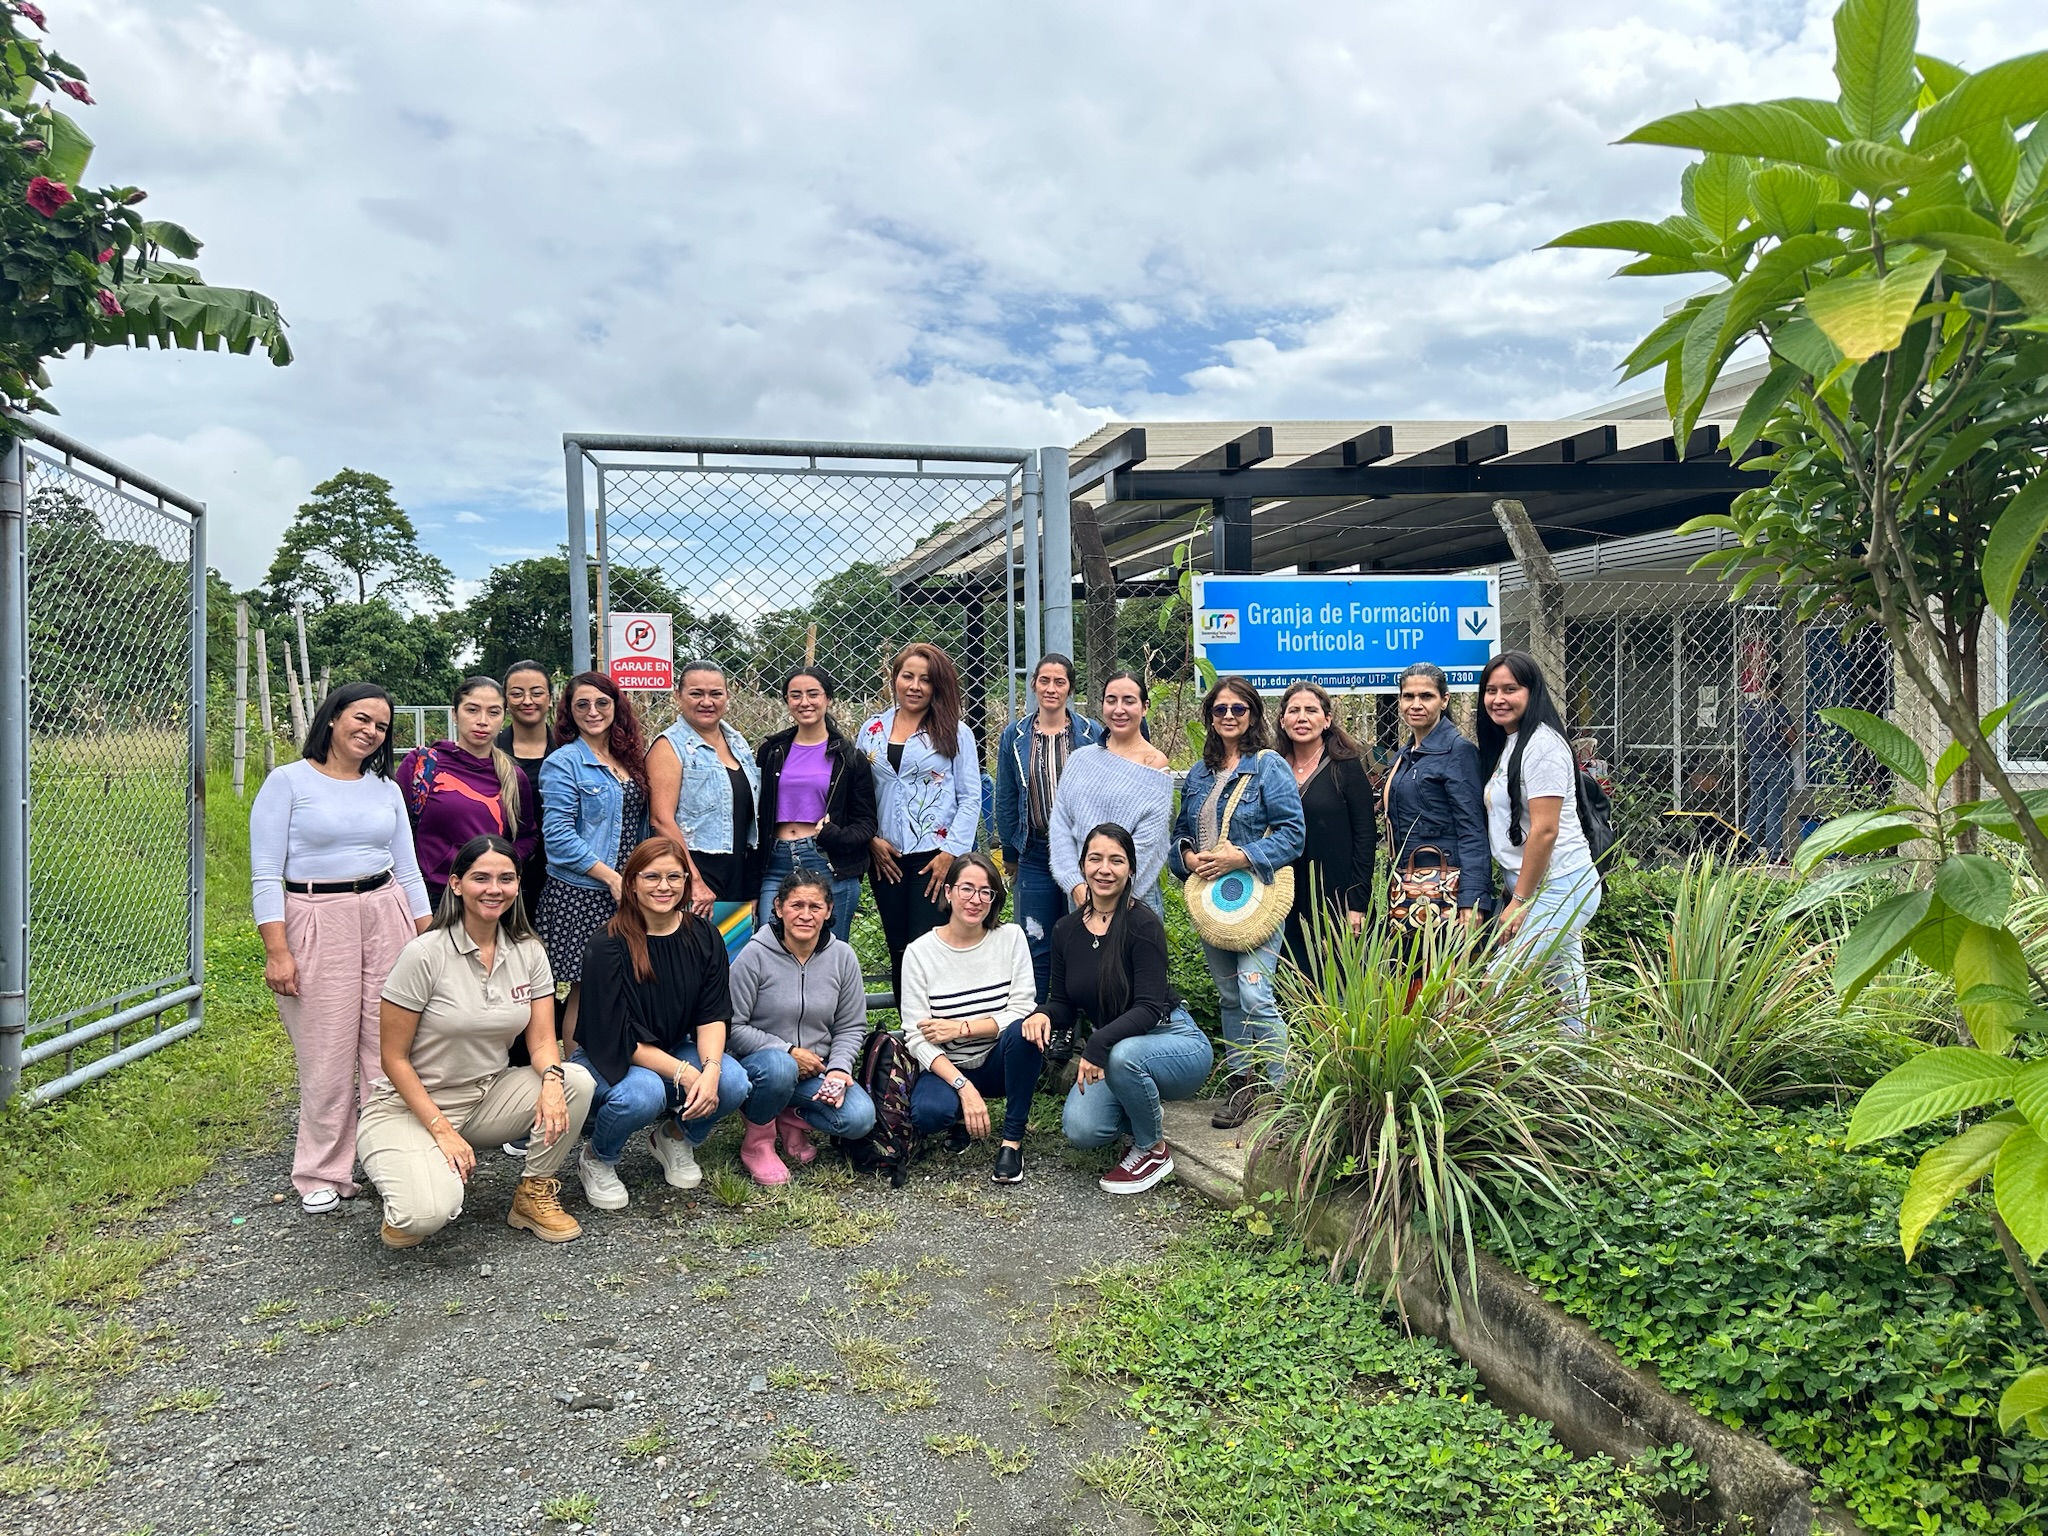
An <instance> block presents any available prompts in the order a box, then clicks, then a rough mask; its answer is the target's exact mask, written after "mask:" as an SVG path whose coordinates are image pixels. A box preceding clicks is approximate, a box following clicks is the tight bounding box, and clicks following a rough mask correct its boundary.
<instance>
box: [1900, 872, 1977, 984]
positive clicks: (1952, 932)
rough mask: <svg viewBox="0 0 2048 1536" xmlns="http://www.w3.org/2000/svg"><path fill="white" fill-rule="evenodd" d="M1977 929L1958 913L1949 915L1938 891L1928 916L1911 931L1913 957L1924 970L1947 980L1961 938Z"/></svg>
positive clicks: (1953, 966)
mask: <svg viewBox="0 0 2048 1536" xmlns="http://www.w3.org/2000/svg"><path fill="white" fill-rule="evenodd" d="M1976 926H1977V925H1976V924H1975V923H1972V922H1971V921H1970V920H1969V919H1968V918H1967V917H1964V916H1963V915H1962V914H1961V913H1959V912H1952V911H1950V910H1949V905H1948V903H1947V902H1945V901H1943V900H1942V899H1941V893H1940V892H1939V891H1937V892H1935V893H1934V899H1933V900H1932V901H1930V902H1928V904H1927V915H1926V916H1924V917H1922V918H1921V919H1920V926H1919V927H1918V928H1915V929H1914V930H1913V943H1912V948H1913V954H1914V956H1915V957H1916V958H1917V959H1918V960H1919V962H1920V963H1921V964H1922V965H1924V966H1926V967H1927V969H1929V970H1930V971H1938V972H1940V973H1941V974H1942V975H1944V976H1946V975H1947V974H1948V973H1949V972H1950V971H1951V970H1953V969H1954V968H1955V963H1956V951H1957V949H1959V948H1960V947H1961V946H1962V942H1963V936H1964V935H1965V934H1967V933H1969V932H1970V931H1971V930H1972V929H1973V928H1975V927H1976Z"/></svg>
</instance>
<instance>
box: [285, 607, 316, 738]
mask: <svg viewBox="0 0 2048 1536" xmlns="http://www.w3.org/2000/svg"><path fill="white" fill-rule="evenodd" d="M292 622H293V623H295V624H297V625H298V627H299V695H300V700H301V703H300V709H299V719H300V720H301V721H308V720H311V719H312V718H313V658H312V657H311V656H308V655H307V654H306V610H305V609H303V608H294V609H293V610H292ZM287 659H289V658H287ZM304 733H305V728H304V726H303V725H301V727H300V734H301V735H303V734H304Z"/></svg>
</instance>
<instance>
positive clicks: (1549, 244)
mask: <svg viewBox="0 0 2048 1536" xmlns="http://www.w3.org/2000/svg"><path fill="white" fill-rule="evenodd" d="M1539 249H1541V250H1552V249H1560V250H1563V249H1570V250H1592V251H1641V252H1642V253H1643V254H1644V255H1646V256H1676V257H1682V258H1684V259H1685V260H1688V261H1690V260H1691V259H1692V257H1693V248H1692V245H1691V243H1690V242H1688V241H1687V240H1685V239H1684V238H1683V237H1681V236H1680V235H1677V234H1675V233H1673V232H1672V231H1671V230H1668V229H1666V228H1665V227H1664V226H1663V225H1661V224H1652V223H1650V222H1649V221H1648V220H1647V219H1605V220H1602V221H1601V222H1600V223H1598V224H1582V225H1580V226H1579V227H1578V228H1577V229H1573V230H1567V231H1566V232H1565V233H1564V234H1561V235H1559V236H1558V237H1557V238H1556V239H1555V240H1550V241H1546V242H1545V243H1544V244H1543V245H1542V246H1540V247H1539Z"/></svg>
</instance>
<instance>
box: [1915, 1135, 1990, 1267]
mask: <svg viewBox="0 0 2048 1536" xmlns="http://www.w3.org/2000/svg"><path fill="white" fill-rule="evenodd" d="M2017 1129H2019V1125H2018V1122H2017V1121H2013V1120H2006V1119H2000V1120H1986V1121H1984V1122H1983V1123H1982V1124H1980V1125H1973V1126H1971V1127H1970V1128H1969V1129H1968V1130H1967V1131H1964V1132H1963V1133H1962V1134H1961V1135H1960V1136H1951V1137H1950V1138H1949V1139H1948V1140H1947V1141H1944V1142H1943V1143H1942V1144H1941V1145H1940V1146H1938V1147H1934V1148H1931V1149H1930V1150H1929V1151H1928V1152H1927V1153H1926V1155H1925V1156H1923V1157H1922V1158H1921V1159H1920V1162H1919V1165H1918V1166H1917V1167H1915V1168H1914V1170H1913V1177H1912V1178H1911V1179H1910V1180H1909V1181H1907V1184H1906V1193H1905V1194H1904V1196H1902V1197H1901V1198H1900V1200H1899V1246H1900V1247H1901V1248H1903V1249H1905V1251H1906V1257H1907V1258H1909V1259H1910V1258H1912V1257H1913V1250H1914V1249H1915V1248H1917V1247H1919V1246H1920V1234H1921V1233H1923V1232H1925V1231H1926V1230H1927V1223H1929V1222H1930V1221H1932V1220H1934V1218H1935V1217H1937V1216H1939V1215H1940V1214H1941V1213H1942V1212H1943V1211H1944V1210H1946V1209H1947V1208H1948V1203H1949V1202H1950V1201H1951V1200H1953V1199H1955V1197H1956V1196H1957V1195H1960V1194H1961V1193H1962V1192H1963V1191H1964V1190H1966V1189H1968V1188H1969V1187H1970V1186H1971V1185H1972V1184H1974V1183H1976V1182H1977V1181H1978V1180H1979V1179H1981V1178H1983V1177H1984V1175H1985V1174H1987V1173H1989V1172H1990V1171H1991V1166H1992V1164H1993V1163H1995V1162H1997V1161H1998V1149H1999V1148H2000V1147H2002V1146H2004V1145H2005V1142H2006V1138H2007V1137H2009V1136H2011V1135H2012V1133H2013V1132H2014V1131H2015V1130H2017Z"/></svg>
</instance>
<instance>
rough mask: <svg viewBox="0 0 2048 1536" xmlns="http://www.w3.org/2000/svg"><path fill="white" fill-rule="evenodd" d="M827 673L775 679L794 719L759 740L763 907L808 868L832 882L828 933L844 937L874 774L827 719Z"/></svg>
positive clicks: (863, 855)
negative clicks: (786, 880) (796, 873)
mask: <svg viewBox="0 0 2048 1536" xmlns="http://www.w3.org/2000/svg"><path fill="white" fill-rule="evenodd" d="M832 695H833V688H832V679H831V678H830V677H829V676H827V675H826V673H825V671H824V670H823V669H822V668H820V667H801V668H799V669H798V670H796V671H795V672H792V673H791V674H790V675H789V679H788V680H787V681H786V682H784V683H783V685H782V703H783V707H784V708H786V709H787V710H788V711H789V718H790V719H791V720H792V721H794V722H795V723H794V724H793V725H792V726H791V727H790V728H789V729H788V730H786V731H778V732H777V733H776V734H775V735H773V736H770V737H769V738H768V739H767V740H766V741H764V742H762V743H761V745H760V748H759V749H758V750H757V751H756V752H755V753H754V760H755V762H757V763H759V764H760V766H761V803H760V817H761V847H762V849H763V854H764V856H763V858H762V869H761V903H762V904H761V906H760V907H759V908H758V909H757V910H759V911H762V912H766V911H768V910H769V908H770V906H771V905H772V904H773V902H774V899H775V893H776V892H777V891H778V890H780V889H781V888H782V877H783V876H784V875H787V874H788V873H789V872H790V871H791V870H792V869H812V870H816V871H817V872H818V873H820V874H822V875H824V876H825V877H826V878H828V879H829V880H831V882H832V932H833V934H834V936H835V937H837V938H839V939H841V940H845V939H847V938H848V936H849V935H850V934H851V933H852V932H853V914H854V911H855V909H856V908H858V907H859V905H860V883H861V877H862V876H864V875H865V874H866V873H867V871H868V857H869V848H868V843H869V839H871V838H872V837H874V835H875V776H874V771H873V770H872V769H871V768H869V767H868V760H867V759H866V758H865V757H862V756H861V755H860V753H858V752H856V751H854V749H853V743H852V742H851V741H850V740H848V739H847V737H846V734H845V732H843V731H841V730H840V729H839V722H838V721H837V720H834V719H833V718H832V712H831V706H832Z"/></svg>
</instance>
